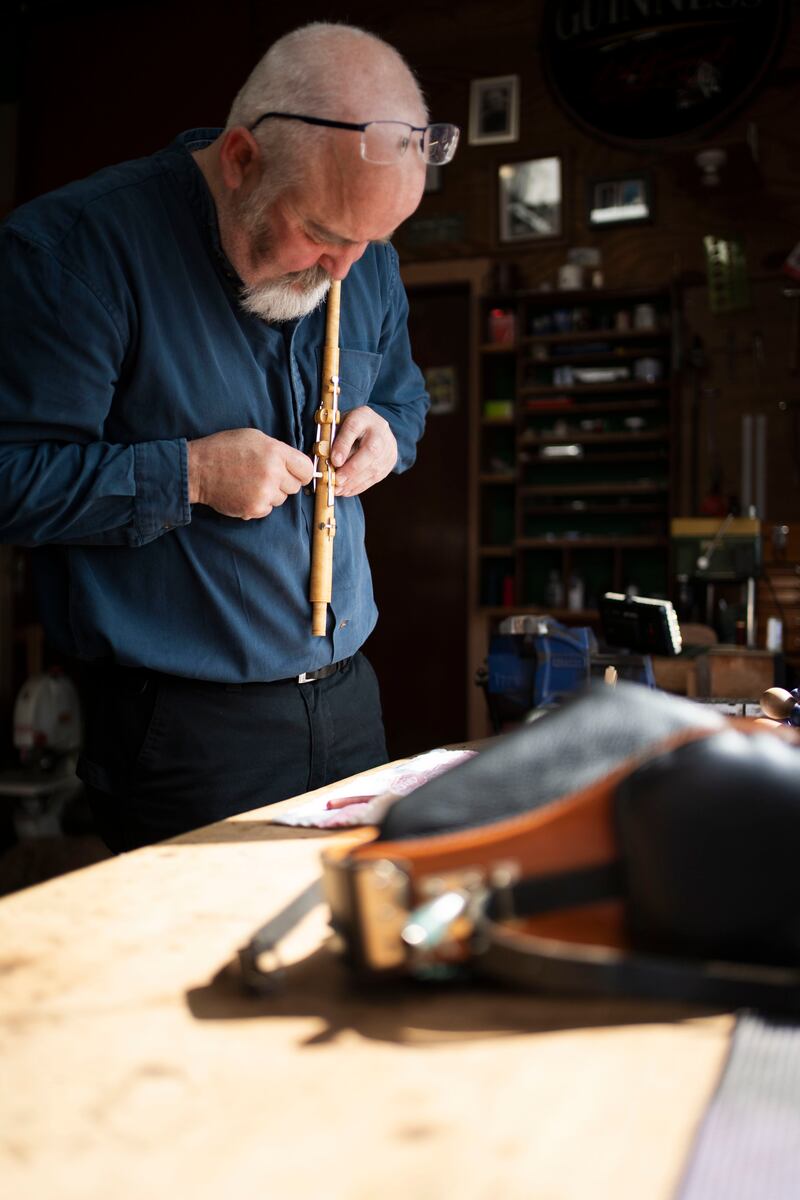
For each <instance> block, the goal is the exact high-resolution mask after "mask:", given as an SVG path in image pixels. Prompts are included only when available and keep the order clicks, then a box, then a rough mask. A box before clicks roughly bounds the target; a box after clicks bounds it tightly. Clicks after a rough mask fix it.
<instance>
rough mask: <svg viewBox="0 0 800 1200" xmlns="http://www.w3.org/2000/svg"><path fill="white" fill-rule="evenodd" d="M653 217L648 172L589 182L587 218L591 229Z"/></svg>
mask: <svg viewBox="0 0 800 1200" xmlns="http://www.w3.org/2000/svg"><path fill="white" fill-rule="evenodd" d="M652 218H653V195H652V186H651V183H650V177H649V176H648V175H631V176H627V177H624V178H620V179H594V180H592V181H591V182H590V183H589V199H588V220H589V227H590V228H591V229H608V228H609V227H611V226H615V225H639V224H642V223H643V222H645V221H651V220H652Z"/></svg>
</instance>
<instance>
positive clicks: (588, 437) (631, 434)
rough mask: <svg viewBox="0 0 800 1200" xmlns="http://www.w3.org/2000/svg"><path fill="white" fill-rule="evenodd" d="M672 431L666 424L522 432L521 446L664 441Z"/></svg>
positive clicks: (519, 440)
mask: <svg viewBox="0 0 800 1200" xmlns="http://www.w3.org/2000/svg"><path fill="white" fill-rule="evenodd" d="M669 438H670V431H669V429H667V427H666V426H665V425H658V426H653V428H652V429H620V430H617V431H610V430H602V431H598V432H596V433H589V432H584V431H583V430H580V429H567V430H565V431H564V433H539V434H530V433H523V434H520V436H519V438H518V439H517V441H518V443H519V445H520V446H560V445H562V444H564V443H565V442H568V443H570V444H575V445H585V446H591V445H607V444H608V443H610V442H662V441H669Z"/></svg>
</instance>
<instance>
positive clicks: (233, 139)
mask: <svg viewBox="0 0 800 1200" xmlns="http://www.w3.org/2000/svg"><path fill="white" fill-rule="evenodd" d="M219 162H220V168H221V170H222V178H223V180H224V181H225V186H226V187H227V188H229V189H230V190H231V191H232V192H233V191H237V190H238V189H239V188H241V187H242V186H244V185H245V184H246V183H248V181H249V180H250V179H252V178H253V177H254V176H255V175H256V174H258V173H259V172H260V169H261V148H260V146H259V144H258V142H257V141H256V139H255V138H254V137H253V135H252V133H251V132H250V130H249V129H245V128H244V126H243V125H235V126H234V127H233V129H229V130H228V131H227V133H225V134H223V137H222V144H221V145H220V150H219Z"/></svg>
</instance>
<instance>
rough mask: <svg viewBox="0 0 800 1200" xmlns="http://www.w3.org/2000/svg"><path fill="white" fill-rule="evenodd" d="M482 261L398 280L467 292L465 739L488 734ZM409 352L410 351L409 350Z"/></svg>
mask: <svg viewBox="0 0 800 1200" xmlns="http://www.w3.org/2000/svg"><path fill="white" fill-rule="evenodd" d="M491 266H492V263H491V260H490V259H488V258H466V259H458V260H450V261H443V262H426V263H408V264H406V265H404V266H402V267H401V270H400V274H401V277H402V280H403V283H404V285H405V286H406V288H416V287H420V288H421V287H443V286H447V285H448V284H451V285H461V286H464V285H466V286H467V287H468V288H469V313H470V317H469V344H468V348H467V361H468V372H467V374H468V378H467V397H466V405H467V414H466V415H467V455H468V461H467V495H466V497H465V498H464V499H465V505H466V511H467V597H466V605H467V612H466V626H467V645H466V646H465V648H464V649H465V664H464V665H465V678H464V687H465V689H466V702H467V703H466V710H467V730H468V733H467V736H468V737H469V738H476V737H482V736H484V735H485V734H486V733H487V732H488V721H487V717H486V704H485V700H484V698H483V696H482V694H481V693H480V692H479V691H478V688H477V687H476V686H475V673H476V671H477V670H478V668H479V667H480V666H481V664H482V663H483V660H484V658H485V656H486V629H485V624H484V622H482V621H481V619H480V614H479V612H478V602H477V596H478V577H477V576H478V555H477V546H478V471H479V446H480V438H479V419H480V414H479V411H478V395H479V387H478V382H479V369H480V367H479V354H478V347H479V346H480V343H481V340H482V339H481V330H480V324H479V305H478V300H479V297H480V296H482V295H484V294H485V293H486V291H487V282H488V278H489V272H490V270H491ZM412 351H413V347H412Z"/></svg>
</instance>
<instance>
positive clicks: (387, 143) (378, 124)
mask: <svg viewBox="0 0 800 1200" xmlns="http://www.w3.org/2000/svg"><path fill="white" fill-rule="evenodd" d="M273 117H274V118H277V119H278V120H281V121H303V122H304V123H305V124H306V125H324V126H325V127H326V128H328V129H352V130H355V131H356V132H357V133H360V134H361V157H362V158H363V159H364V161H365V162H371V163H381V164H383V165H387V164H389V163H394V162H398V161H399V160H400V159H401V158H402V157H403V155H404V154H405V152H406V150H407V149H408V147H409V145H410V143H411V141H412V140H413V135H414V134H415V133H418V134H420V135H421V136H420V138H419V141H418V142H417V148H418V150H419V152H420V154H421V155H422V160H423V162H426V163H431V165H433V166H436V167H442V166H444V164H445V163H449V162H450V160H451V158H452V157H453V155H454V154H455V152H456V146H457V145H458V135H459V133H460V132H461V131H460V130H459V128H458V126H457V125H447V124H444V125H408V124H406V122H405V121H366V122H365V123H364V124H363V125H359V124H356V123H355V122H353V121H329V120H328V119H327V118H326V117H304V116H301V115H300V114H299V113H283V112H268V113H263V114H262V115H261V116H260V117H259V118H258V120H257V121H254V122H253V124H252V125H251V126H250V127H249V128H250V132H251V133H252V132H253V130H254V129H255V128H256V126H258V125H260V124H261V122H262V121H267V120H269V119H270V118H273Z"/></svg>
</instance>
